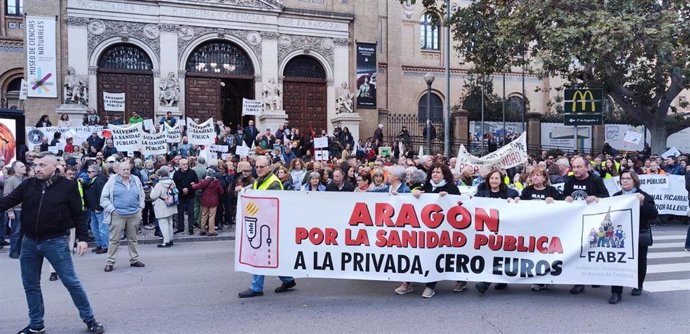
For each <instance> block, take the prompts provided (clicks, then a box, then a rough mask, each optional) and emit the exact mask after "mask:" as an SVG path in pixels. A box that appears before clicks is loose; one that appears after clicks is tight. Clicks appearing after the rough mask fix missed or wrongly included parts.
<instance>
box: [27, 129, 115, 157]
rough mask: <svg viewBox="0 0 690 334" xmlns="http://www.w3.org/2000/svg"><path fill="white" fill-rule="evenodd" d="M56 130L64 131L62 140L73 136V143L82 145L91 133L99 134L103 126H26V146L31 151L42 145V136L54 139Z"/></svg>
mask: <svg viewBox="0 0 690 334" xmlns="http://www.w3.org/2000/svg"><path fill="white" fill-rule="evenodd" d="M56 132H60V133H62V141H63V142H64V141H65V139H67V137H72V139H73V141H72V144H74V145H75V146H76V145H81V144H82V143H83V142H84V141H86V139H87V138H88V137H89V136H90V135H91V133H93V132H96V133H98V135H99V136H101V133H102V132H103V127H102V126H71V127H56V126H51V127H45V128H35V127H33V126H27V127H26V147H27V148H28V149H29V151H31V150H33V149H34V146H36V145H41V138H42V137H48V142H50V140H52V139H53V136H54V135H55V133H56Z"/></svg>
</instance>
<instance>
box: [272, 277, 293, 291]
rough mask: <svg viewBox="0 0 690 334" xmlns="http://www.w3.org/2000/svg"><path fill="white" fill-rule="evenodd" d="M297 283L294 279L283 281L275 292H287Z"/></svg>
mask: <svg viewBox="0 0 690 334" xmlns="http://www.w3.org/2000/svg"><path fill="white" fill-rule="evenodd" d="M296 285H297V283H296V282H295V280H294V279H293V280H292V281H290V282H288V283H283V284H281V285H280V286H279V287H277V288H276V289H275V290H273V291H274V292H275V293H283V292H287V291H288V290H290V289H292V288H294V287H295V286H296Z"/></svg>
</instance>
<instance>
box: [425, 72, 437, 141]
mask: <svg viewBox="0 0 690 334" xmlns="http://www.w3.org/2000/svg"><path fill="white" fill-rule="evenodd" d="M434 79H435V78H434V75H433V74H431V73H428V72H427V74H425V75H424V81H426V87H427V89H426V136H425V137H426V150H425V151H426V154H427V155H429V154H431V119H430V118H429V117H430V114H431V84H433V83H434Z"/></svg>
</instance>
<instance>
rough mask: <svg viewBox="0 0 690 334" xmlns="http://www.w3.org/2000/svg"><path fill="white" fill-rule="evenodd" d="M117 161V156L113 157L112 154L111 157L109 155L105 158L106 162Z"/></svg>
mask: <svg viewBox="0 0 690 334" xmlns="http://www.w3.org/2000/svg"><path fill="white" fill-rule="evenodd" d="M116 161H117V159H115V157H113V156H110V157H108V159H105V162H109V163H113V162H116Z"/></svg>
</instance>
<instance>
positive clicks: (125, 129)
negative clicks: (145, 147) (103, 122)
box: [108, 123, 144, 152]
mask: <svg viewBox="0 0 690 334" xmlns="http://www.w3.org/2000/svg"><path fill="white" fill-rule="evenodd" d="M141 125H142V124H141V123H137V124H133V125H113V124H109V125H108V127H109V129H110V132H111V133H112V134H113V145H115V148H117V150H118V151H122V152H134V151H139V148H140V147H141V139H142V133H143V132H144V131H143V130H142V129H141Z"/></svg>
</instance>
